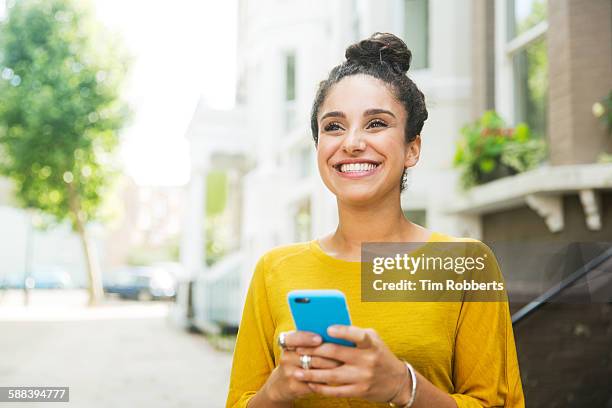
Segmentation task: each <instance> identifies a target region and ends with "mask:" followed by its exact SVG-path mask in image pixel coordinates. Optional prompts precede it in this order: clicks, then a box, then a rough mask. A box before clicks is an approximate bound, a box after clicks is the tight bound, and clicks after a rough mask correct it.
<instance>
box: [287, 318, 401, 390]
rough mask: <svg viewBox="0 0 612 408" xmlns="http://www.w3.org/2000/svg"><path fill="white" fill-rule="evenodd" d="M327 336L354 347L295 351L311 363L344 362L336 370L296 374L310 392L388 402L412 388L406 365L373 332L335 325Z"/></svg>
mask: <svg viewBox="0 0 612 408" xmlns="http://www.w3.org/2000/svg"><path fill="white" fill-rule="evenodd" d="M328 334H329V335H330V336H332V337H336V338H341V339H345V340H348V341H351V342H353V343H355V344H356V346H357V347H347V346H341V345H338V344H334V343H324V344H321V345H319V346H316V347H312V346H311V347H304V346H299V347H298V348H297V350H296V351H297V353H298V354H300V355H302V354H308V355H311V356H313V357H312V358H313V360H314V359H315V358H317V357H318V358H324V359H328V360H336V361H340V362H342V363H343V364H342V365H339V366H337V367H331V368H322V369H317V370H300V371H297V372H295V375H296V376H297V377H298V378H299V379H300V380H301V381H306V382H307V384H308V387H309V388H310V390H312V391H314V392H316V393H319V394H323V395H327V396H331V397H360V398H365V399H368V400H370V401H377V402H389V401H391V400H392V399H394V398H396V397H397V396H398V394H400V392H399V391H400V390H402V389H406V387H411V383H410V378H409V376H408V373H407V370H406V366H405V365H404V363H402V362H401V361H400V360H398V359H397V357H395V355H394V354H393V353H392V352H391V350H389V348H388V347H387V345H386V344H385V343H384V342H383V341H382V340H381V339H380V337H378V334H377V333H376V332H375V331H374V330H373V329H362V328H359V327H356V326H340V325H335V326H331V327H330V328H329V329H328ZM408 389H409V388H408ZM393 402H395V401H393Z"/></svg>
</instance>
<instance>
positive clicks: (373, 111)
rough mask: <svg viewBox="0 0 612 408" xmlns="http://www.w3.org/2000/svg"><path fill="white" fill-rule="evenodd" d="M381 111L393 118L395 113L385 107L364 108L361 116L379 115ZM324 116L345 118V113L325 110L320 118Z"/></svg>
mask: <svg viewBox="0 0 612 408" xmlns="http://www.w3.org/2000/svg"><path fill="white" fill-rule="evenodd" d="M381 113H384V114H387V115H389V116H391V117H393V118H395V115H394V114H393V112H391V111H388V110H386V109H378V108H373V109H368V110H366V111H365V112H363V116H373V115H380V114H381ZM325 118H346V114H345V113H344V112H340V111H331V112H327V113H325V114H324V115H323V116H321V120H323V119H325Z"/></svg>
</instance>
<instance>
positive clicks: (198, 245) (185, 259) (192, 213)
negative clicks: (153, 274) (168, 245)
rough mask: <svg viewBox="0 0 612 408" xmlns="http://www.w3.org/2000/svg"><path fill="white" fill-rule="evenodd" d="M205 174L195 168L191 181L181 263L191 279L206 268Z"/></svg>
mask: <svg viewBox="0 0 612 408" xmlns="http://www.w3.org/2000/svg"><path fill="white" fill-rule="evenodd" d="M205 174H206V172H205V171H203V170H202V169H194V170H193V171H192V174H191V181H190V183H189V197H188V204H187V212H186V216H185V220H184V228H183V236H182V242H181V264H182V265H183V267H184V268H185V271H186V272H187V276H188V277H189V279H193V278H195V277H197V276H198V274H199V273H201V272H203V271H204V268H205V253H204V243H205V237H204V226H205V219H204V218H205V203H206V188H205V186H206V177H205Z"/></svg>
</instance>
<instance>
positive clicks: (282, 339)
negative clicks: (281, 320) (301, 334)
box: [277, 332, 287, 350]
mask: <svg viewBox="0 0 612 408" xmlns="http://www.w3.org/2000/svg"><path fill="white" fill-rule="evenodd" d="M277 340H278V346H279V347H280V348H281V349H283V350H287V332H282V333H280V334H279V335H278V339H277Z"/></svg>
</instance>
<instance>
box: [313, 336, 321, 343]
mask: <svg viewBox="0 0 612 408" xmlns="http://www.w3.org/2000/svg"><path fill="white" fill-rule="evenodd" d="M312 341H314V342H315V343H318V342H320V341H321V336H318V335H315V336H312Z"/></svg>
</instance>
